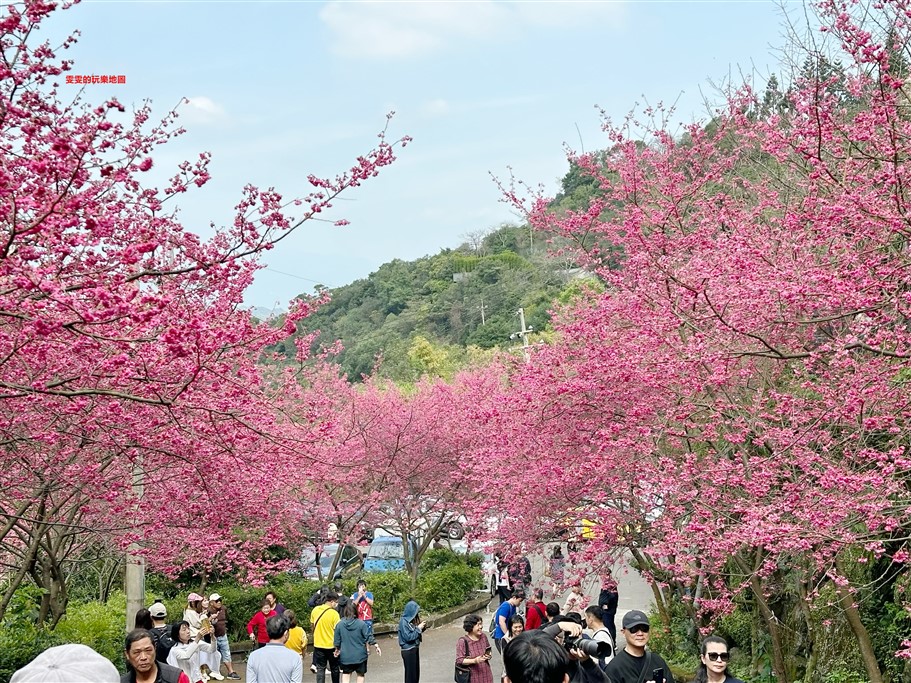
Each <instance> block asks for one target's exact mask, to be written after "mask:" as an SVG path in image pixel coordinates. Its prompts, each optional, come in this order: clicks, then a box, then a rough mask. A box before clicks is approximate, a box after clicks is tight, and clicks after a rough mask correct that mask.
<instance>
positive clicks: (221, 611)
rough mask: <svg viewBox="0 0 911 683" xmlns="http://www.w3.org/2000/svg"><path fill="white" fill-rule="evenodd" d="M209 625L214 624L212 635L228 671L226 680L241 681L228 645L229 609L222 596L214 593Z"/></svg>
mask: <svg viewBox="0 0 911 683" xmlns="http://www.w3.org/2000/svg"><path fill="white" fill-rule="evenodd" d="M209 623H210V624H212V635H213V636H215V648H216V649H217V650H218V652H219V654H220V655H221V663H222V664H224V665H225V669H227V670H228V675H227V676H225V678H230V679H231V680H235V681H236V680H239V679H240V676H238V675H237V673H235V671H234V664H233V663H232V662H231V646H230V645H229V644H228V608H227V607H225V606H224V604H222V599H221V595H219V594H218V593H212V595H210V596H209Z"/></svg>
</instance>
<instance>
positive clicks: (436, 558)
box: [421, 548, 465, 574]
mask: <svg viewBox="0 0 911 683" xmlns="http://www.w3.org/2000/svg"><path fill="white" fill-rule="evenodd" d="M452 564H455V565H459V564H465V558H464V556H463V555H459V554H458V553H456V552H455V551H453V550H450V549H449V548H433V549H432V550H428V551H427V552H426V553H424V557H423V559H422V560H421V573H422V574H423V573H425V572H432V571H435V570H437V569H439V568H440V567H445V566H447V565H452Z"/></svg>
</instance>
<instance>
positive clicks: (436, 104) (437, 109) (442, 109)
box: [421, 97, 451, 117]
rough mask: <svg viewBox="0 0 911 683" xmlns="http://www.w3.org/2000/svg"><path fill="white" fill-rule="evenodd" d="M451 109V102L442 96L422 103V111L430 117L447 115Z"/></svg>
mask: <svg viewBox="0 0 911 683" xmlns="http://www.w3.org/2000/svg"><path fill="white" fill-rule="evenodd" d="M450 109H451V107H450V106H449V102H447V101H446V100H444V99H442V98H441V97H438V98H436V99H435V100H428V101H427V102H424V103H423V104H422V105H421V113H422V114H424V116H428V117H436V116H445V115H446V114H448V113H449V110H450Z"/></svg>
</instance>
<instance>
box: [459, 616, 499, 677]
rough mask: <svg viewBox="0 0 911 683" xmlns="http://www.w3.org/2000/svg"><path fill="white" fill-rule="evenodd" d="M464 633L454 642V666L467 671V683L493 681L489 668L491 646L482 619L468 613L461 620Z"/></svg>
mask: <svg viewBox="0 0 911 683" xmlns="http://www.w3.org/2000/svg"><path fill="white" fill-rule="evenodd" d="M462 628H463V629H465V635H464V636H462V637H461V638H459V640H458V642H456V661H455V663H456V666H464V667H465V668H467V669H468V671H469V678H468V681H469V683H493V671H492V670H491V668H490V657H491V648H490V641H489V640H487V634H486V633H484V620H483V619H481V617H479V616H478V615H477V614H469V615H468V616H467V617H465V620H464V621H463V622H462Z"/></svg>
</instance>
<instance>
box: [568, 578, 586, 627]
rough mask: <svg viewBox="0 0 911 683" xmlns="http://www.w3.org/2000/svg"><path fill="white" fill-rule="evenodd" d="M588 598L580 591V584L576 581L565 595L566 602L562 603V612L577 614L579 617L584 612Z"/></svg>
mask: <svg viewBox="0 0 911 683" xmlns="http://www.w3.org/2000/svg"><path fill="white" fill-rule="evenodd" d="M587 603H588V598H586V597H585V595H584V594H583V593H582V584H580V583H578V582H576V583H574V584H573V587H572V590H571V591H570V592H569V595H567V596H566V602H565V603H564V604H563V614H573V613H575V614H578V615H579V617H580V619H581V618H582V616H583V615H584V614H585V606H586V604H587Z"/></svg>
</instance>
